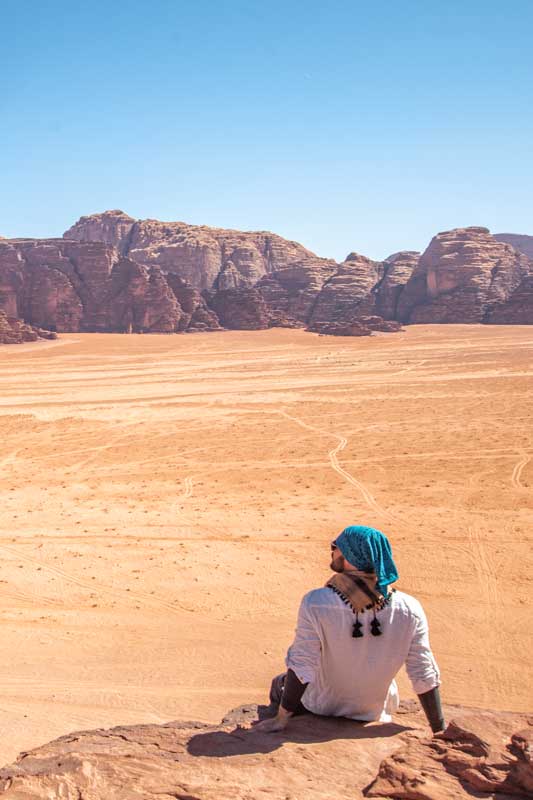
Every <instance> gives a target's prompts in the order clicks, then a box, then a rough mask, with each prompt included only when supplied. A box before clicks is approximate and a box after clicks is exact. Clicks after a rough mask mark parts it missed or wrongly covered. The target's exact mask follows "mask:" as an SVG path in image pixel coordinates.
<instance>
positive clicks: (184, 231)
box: [0, 211, 533, 336]
mask: <svg viewBox="0 0 533 800" xmlns="http://www.w3.org/2000/svg"><path fill="white" fill-rule="evenodd" d="M530 240H531V242H533V237H527V236H518V235H515V234H499V235H498V237H495V236H491V235H490V233H489V231H488V230H487V229H486V228H460V229H456V230H453V231H446V232H444V233H439V234H438V235H437V236H436V237H435V238H434V239H433V240H432V241H431V243H430V245H429V247H428V248H427V250H426V251H425V252H424V253H423V254H422V255H421V256H420V255H419V254H418V253H416V252H414V251H403V252H400V253H395V254H394V255H392V256H389V258H387V259H385V261H382V262H380V261H372V260H371V259H369V258H366V256H363V255H359V254H358V253H350V255H348V257H347V258H346V259H345V261H343V262H342V263H341V264H337V263H336V262H335V261H333V260H331V259H326V258H319V257H318V256H316V255H314V254H313V253H311V252H310V251H309V250H306V249H305V248H304V247H302V246H301V245H299V244H297V243H296V242H290V241H287V240H285V239H282V238H281V237H279V236H276V235H274V234H271V233H266V232H248V233H245V232H239V231H233V230H223V229H220V228H208V227H206V226H198V225H187V224H185V223H183V222H168V223H166V222H158V221H157V220H135V219H133V217H129V216H128V215H127V214H125V213H124V212H122V211H106V212H105V213H103V214H94V215H92V216H88V217H82V218H81V219H80V220H79V221H78V222H77V223H76V224H75V225H74V226H73V227H72V228H70V230H68V231H67V232H66V233H65V234H64V237H63V238H62V239H42V240H38V239H10V240H2V241H0V309H2V310H3V311H5V313H6V314H7V315H8V316H9V317H12V318H13V317H18V318H20V319H23V320H24V321H25V322H27V323H28V324H31V325H36V326H40V327H43V328H48V329H52V330H57V331H134V332H137V331H146V332H159V333H172V332H186V331H205V330H217V329H220V327H221V326H222V327H226V328H235V329H241V330H260V329H263V328H267V327H271V326H275V325H276V326H287V327H295V326H301V327H308V328H309V330H313V331H317V332H321V333H324V332H327V333H331V334H334V335H351V336H354V335H367V334H368V331H374V330H380V331H394V330H398V329H399V324H395V323H401V322H404V323H417V322H426V323H435V322H443V323H444V322H462V323H465V322H467V323H468V322H472V323H479V322H486V323H497V324H533V290H532V278H533V261H532V260H531V259H530V258H529V257H528V255H527V252H529V251H530V247H531V242H530ZM509 242H511V243H509ZM519 247H521V248H522V250H523V252H521V251H520V250H519V249H515V248H519Z"/></svg>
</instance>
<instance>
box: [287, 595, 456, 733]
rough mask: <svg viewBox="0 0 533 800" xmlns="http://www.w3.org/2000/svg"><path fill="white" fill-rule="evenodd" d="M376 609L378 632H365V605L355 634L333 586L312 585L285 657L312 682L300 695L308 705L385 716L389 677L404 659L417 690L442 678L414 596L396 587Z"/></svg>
mask: <svg viewBox="0 0 533 800" xmlns="http://www.w3.org/2000/svg"><path fill="white" fill-rule="evenodd" d="M376 616H377V619H378V620H379V623H380V627H381V636H373V635H372V633H371V632H370V623H371V621H372V619H373V612H372V611H365V612H364V613H360V614H359V621H360V622H361V623H362V626H363V627H362V633H363V636H362V637H361V638H358V639H354V638H353V637H352V628H353V624H354V622H355V614H354V612H353V611H352V610H351V608H350V607H349V606H347V605H346V604H345V603H344V602H343V601H342V600H341V598H340V597H339V596H338V595H337V594H336V593H335V592H334V591H333V590H332V589H328V588H326V587H324V588H322V589H314V590H313V591H311V592H308V593H307V594H306V595H305V596H304V598H303V600H302V603H301V605H300V611H299V613H298V623H297V627H296V635H295V638H294V642H293V643H292V645H291V646H290V648H289V650H288V653H287V658H286V662H285V663H286V664H287V667H288V668H290V669H292V670H293V672H294V673H295V674H296V676H297V677H298V679H299V680H300V681H301V682H302V683H308V684H309V685H308V686H307V688H306V690H305V692H304V694H303V697H302V703H303V705H304V706H305V708H307V710H308V711H312V712H313V713H315V714H324V715H327V716H335V717H349V718H351V719H358V720H364V721H370V720H380V721H381V722H390V719H391V717H390V715H391V713H393V712H394V711H396V709H397V708H398V704H399V695H398V687H397V685H396V681H395V680H394V676H395V675H396V673H397V672H398V670H399V669H400V668H401V667H402V666H403V665H404V664H405V666H406V668H407V674H408V676H409V678H410V680H411V684H412V686H413V689H414V691H415V693H416V694H423V693H424V692H429V691H430V689H434V688H435V687H436V686H438V685H439V683H440V673H439V668H438V667H437V664H436V662H435V659H434V657H433V653H432V652H431V649H430V645H429V634H428V624H427V620H426V615H425V614H424V611H423V609H422V606H421V605H420V603H419V602H418V600H415V598H414V597H411V596H410V595H408V594H405V593H404V592H400V591H395V592H393V594H392V598H391V601H390V603H389V604H388V605H387V606H385V608H383V609H382V610H381V611H378V612H377V614H376Z"/></svg>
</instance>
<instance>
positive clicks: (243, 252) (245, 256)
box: [64, 211, 313, 290]
mask: <svg viewBox="0 0 533 800" xmlns="http://www.w3.org/2000/svg"><path fill="white" fill-rule="evenodd" d="M64 238H65V239H71V240H74V241H77V242H105V243H106V244H111V245H113V246H114V247H115V248H116V249H117V250H118V252H119V253H120V254H121V255H122V256H128V257H129V258H131V259H132V260H133V261H137V262H138V263H140V264H144V265H146V266H158V267H160V268H161V269H162V270H165V272H169V273H173V274H175V275H178V276H179V277H180V278H183V279H184V280H186V281H188V283H190V284H191V286H194V288H196V289H200V290H202V289H211V288H212V287H213V284H214V283H215V280H216V279H217V278H218V288H220V289H237V288H239V287H241V286H253V285H254V284H255V283H257V281H258V280H259V279H260V278H261V277H263V275H267V274H269V273H271V272H274V271H275V270H277V269H281V268H283V267H285V266H287V264H290V263H292V262H293V261H296V260H297V259H300V258H305V257H307V256H312V255H313V254H312V253H310V252H309V251H308V250H306V249H305V247H302V245H300V244H298V243H297V242H289V241H287V240H286V239H282V238H281V236H276V235H275V234H273V233H268V232H264V231H260V232H256V233H245V232H243V231H232V230H224V229H222V228H209V227H207V226H205V225H188V224H186V223H185V222H159V221H158V220H155V219H145V220H135V219H133V218H132V217H129V216H128V215H127V214H125V213H124V212H123V211H106V212H104V213H103V214H93V215H91V216H88V217H81V219H80V220H79V221H78V222H77V223H76V224H75V225H73V226H72V228H70V229H69V230H68V231H66V232H65V234H64Z"/></svg>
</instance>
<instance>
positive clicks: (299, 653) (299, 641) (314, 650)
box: [285, 595, 321, 683]
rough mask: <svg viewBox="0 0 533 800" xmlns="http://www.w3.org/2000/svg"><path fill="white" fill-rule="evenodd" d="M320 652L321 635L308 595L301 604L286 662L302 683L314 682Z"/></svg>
mask: <svg viewBox="0 0 533 800" xmlns="http://www.w3.org/2000/svg"><path fill="white" fill-rule="evenodd" d="M320 653H321V644H320V636H319V634H318V629H317V625H316V620H315V619H314V617H313V614H312V612H311V610H310V608H309V603H308V595H306V596H305V597H304V598H303V600H302V602H301V604H300V610H299V612H298V622H297V624H296V632H295V636H294V641H293V643H292V644H291V646H290V647H289V649H288V651H287V657H286V659H285V663H286V665H287V667H288V669H292V671H293V672H294V673H295V675H296V677H297V678H298V680H300V681H301V682H302V683H312V682H313V679H314V677H315V675H316V672H317V670H318V667H319V664H320Z"/></svg>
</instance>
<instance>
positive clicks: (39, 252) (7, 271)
mask: <svg viewBox="0 0 533 800" xmlns="http://www.w3.org/2000/svg"><path fill="white" fill-rule="evenodd" d="M0 309H1V310H3V311H5V313H6V314H8V315H9V316H12V317H19V318H22V319H24V320H25V321H26V322H28V323H29V324H31V325H37V326H39V327H42V328H48V329H51V330H55V331H60V332H61V331H128V330H132V331H147V332H167V333H170V332H173V331H181V330H207V329H218V328H219V327H220V326H219V323H218V320H217V318H216V315H215V314H214V313H213V312H211V311H210V310H209V309H208V308H207V305H206V303H205V300H204V299H203V297H202V296H201V295H200V293H199V292H197V291H196V290H194V289H193V288H192V287H189V286H187V285H186V284H184V282H183V281H181V280H180V279H179V278H177V276H173V277H172V278H171V279H170V280H167V279H166V278H165V276H164V275H163V274H162V272H161V271H160V270H159V268H157V267H146V266H143V265H140V264H138V263H137V262H135V261H132V260H131V259H129V258H126V257H123V256H121V255H120V254H119V253H118V251H117V250H116V249H115V248H114V247H112V246H110V245H107V244H104V243H103V242H73V241H68V240H65V239H45V240H24V239H18V240H17V239H11V240H5V241H3V242H0Z"/></svg>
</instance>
